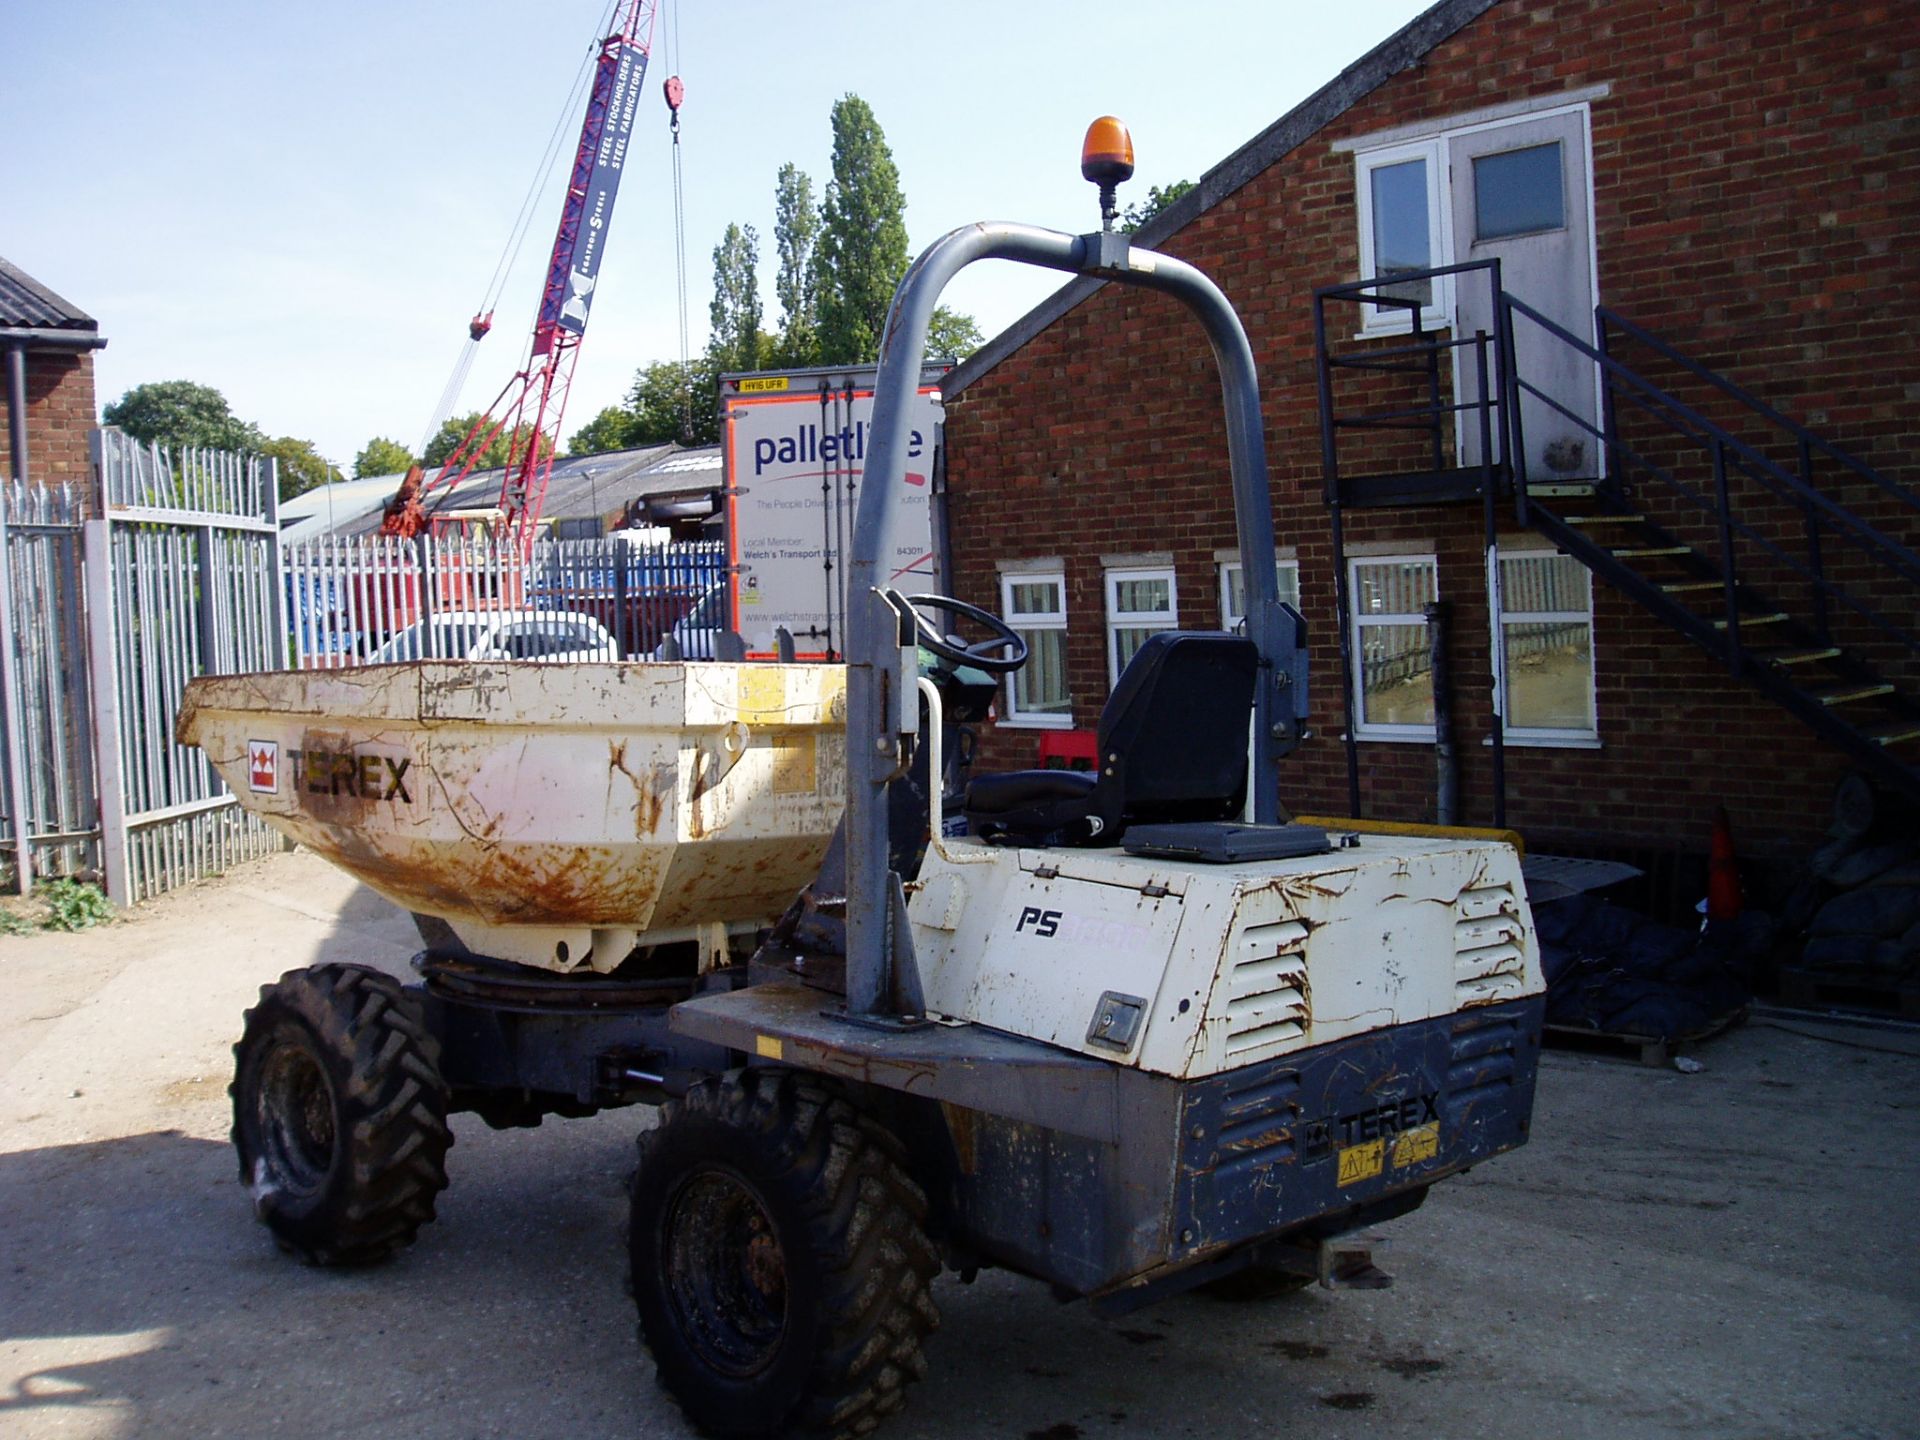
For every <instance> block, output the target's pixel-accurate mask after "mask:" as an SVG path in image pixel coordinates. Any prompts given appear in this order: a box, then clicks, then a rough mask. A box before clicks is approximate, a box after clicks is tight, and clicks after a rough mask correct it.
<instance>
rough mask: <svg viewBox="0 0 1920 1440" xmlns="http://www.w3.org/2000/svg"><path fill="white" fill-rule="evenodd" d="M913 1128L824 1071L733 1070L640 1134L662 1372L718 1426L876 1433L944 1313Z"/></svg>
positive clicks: (733, 1434) (650, 1338)
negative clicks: (896, 1129)
mask: <svg viewBox="0 0 1920 1440" xmlns="http://www.w3.org/2000/svg"><path fill="white" fill-rule="evenodd" d="M902 1159H903V1151H902V1149H901V1146H900V1143H899V1141H898V1140H897V1139H895V1138H894V1136H893V1135H892V1134H891V1133H889V1132H888V1131H887V1130H886V1129H885V1128H883V1127H882V1126H881V1125H879V1124H878V1123H877V1122H876V1121H874V1120H872V1119H871V1118H869V1117H866V1116H863V1115H861V1114H860V1113H859V1112H858V1111H857V1110H855V1109H854V1107H853V1106H852V1105H851V1104H849V1103H848V1102H847V1101H846V1100H844V1099H841V1098H838V1097H836V1096H834V1095H833V1094H832V1092H830V1091H828V1090H827V1089H826V1088H825V1087H824V1086H822V1085H820V1084H819V1083H817V1082H815V1081H813V1080H811V1079H808V1078H806V1077H804V1076H801V1075H798V1074H795V1073H793V1072H790V1071H775V1070H747V1071H736V1072H733V1073H732V1074H730V1075H727V1076H725V1077H723V1078H721V1079H718V1080H710V1081H707V1082H706V1083H704V1084H702V1085H699V1086H697V1087H696V1088H694V1089H693V1090H691V1091H690V1092H688V1094H687V1095H686V1097H685V1098H684V1099H681V1100H678V1101H675V1102H673V1103H672V1104H669V1105H668V1106H667V1107H666V1108H665V1110H664V1111H663V1112H662V1115H661V1119H660V1124H659V1126H658V1127H657V1128H656V1129H654V1130H651V1131H649V1132H648V1133H646V1134H644V1135H642V1136H641V1137H640V1168H639V1172H638V1173H637V1174H636V1175H635V1177H634V1182H633V1211H632V1226H631V1229H630V1231H629V1235H628V1244H629V1252H630V1264H631V1270H632V1278H633V1293H634V1300H635V1303H636V1304H637V1306H638V1308H639V1312H640V1333H641V1337H642V1339H643V1340H644V1341H645V1342H646V1344H647V1346H648V1348H649V1349H650V1350H651V1351H652V1352H653V1358H654V1362H655V1364H656V1366H657V1367H658V1375H659V1380H660V1384H661V1385H662V1386H663V1387H664V1388H665V1389H666V1390H667V1391H668V1393H670V1394H671V1395H672V1396H673V1397H674V1399H675V1400H677V1401H678V1402H679V1404H680V1407H681V1409H683V1410H684V1411H685V1412H686V1414H687V1416H688V1418H689V1419H690V1420H692V1421H693V1423H694V1424H695V1425H697V1426H698V1427H699V1428H700V1429H701V1430H703V1431H705V1432H706V1433H707V1434H709V1435H715V1436H724V1437H729V1440H745V1437H753V1436H766V1435H776V1434H782V1433H787V1434H801V1435H808V1436H815V1437H842V1436H855V1435H865V1434H867V1433H868V1432H870V1431H871V1430H872V1429H873V1428H874V1426H875V1425H877V1424H878V1423H879V1421H880V1420H881V1418H882V1417H883V1416H886V1415H889V1414H891V1413H893V1412H894V1411H895V1410H898V1409H899V1408H900V1406H901V1404H902V1402H903V1401H904V1400H905V1397H906V1389H907V1386H909V1385H911V1384H912V1383H913V1382H914V1381H916V1380H918V1379H920V1378H921V1377H922V1376H923V1375H924V1374H925V1373H926V1360H925V1358H924V1356H923V1355H922V1354H921V1348H920V1347H921V1342H922V1341H923V1340H924V1339H925V1338H926V1336H927V1335H928V1334H929V1333H930V1332H931V1331H932V1330H933V1329H934V1328H935V1327H936V1326H937V1325H938V1324H939V1323H940V1316H939V1312H938V1311H937V1310H936V1309H935V1308H934V1304H933V1298H932V1296H931V1295H930V1294H929V1291H928V1285H929V1282H930V1281H931V1280H932V1278H933V1276H934V1275H935V1274H936V1273H937V1272H938V1270H939V1268H940V1262H939V1257H938V1255H937V1254H936V1252H935V1251H934V1248H933V1246H932V1244H931V1243H930V1242H929V1241H928V1239H927V1237H926V1234H925V1232H924V1231H923V1229H922V1223H923V1221H924V1220H925V1217H926V1208H927V1206H926V1198H925V1196H924V1195H923V1194H922V1193H921V1191H920V1189H919V1187H918V1186H916V1185H915V1184H914V1183H913V1181H912V1180H911V1179H909V1178H908V1176H907V1173H906V1171H905V1170H904V1169H903V1168H902V1164H901V1162H902Z"/></svg>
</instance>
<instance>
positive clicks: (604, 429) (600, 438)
mask: <svg viewBox="0 0 1920 1440" xmlns="http://www.w3.org/2000/svg"><path fill="white" fill-rule="evenodd" d="M637 419H638V417H637V416H635V414H634V413H633V412H632V411H631V410H628V409H626V408H625V407H623V406H620V405H609V406H607V408H606V409H604V410H602V411H601V412H600V413H599V414H598V415H596V416H594V417H593V419H591V420H589V421H588V422H587V423H586V424H585V425H583V426H582V427H581V428H580V429H578V430H576V431H575V432H574V436H573V438H572V439H571V440H569V441H568V442H567V454H569V455H604V454H605V453H606V452H607V451H609V450H631V449H632V448H633V447H634V444H635V441H634V440H633V438H632V437H633V427H634V424H635V422H636V420H637Z"/></svg>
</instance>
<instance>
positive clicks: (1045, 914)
mask: <svg viewBox="0 0 1920 1440" xmlns="http://www.w3.org/2000/svg"><path fill="white" fill-rule="evenodd" d="M1029 924H1031V925H1032V926H1033V933H1034V934H1036V935H1038V936H1039V937H1040V938H1041V939H1042V940H1051V939H1053V937H1054V936H1055V935H1057V934H1059V933H1060V912H1059V911H1058V910H1042V909H1041V908H1040V907H1039V906H1037V905H1028V906H1027V907H1025V908H1024V909H1023V910H1021V912H1020V919H1019V921H1018V922H1017V923H1016V924H1015V925H1014V927H1013V933H1014V934H1016V935H1018V934H1019V933H1020V932H1021V931H1022V930H1024V929H1026V928H1027V926H1028V925H1029Z"/></svg>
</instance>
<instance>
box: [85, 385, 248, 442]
mask: <svg viewBox="0 0 1920 1440" xmlns="http://www.w3.org/2000/svg"><path fill="white" fill-rule="evenodd" d="M101 419H102V420H104V421H105V422H106V423H107V424H109V425H118V426H119V427H120V428H121V429H122V430H124V431H126V432H127V434H129V435H131V436H133V438H134V439H136V440H139V441H141V442H142V443H144V444H160V445H165V446H168V447H169V448H171V449H175V450H178V449H181V448H182V447H184V446H188V445H193V446H200V447H203V448H205V449H209V450H252V451H258V450H259V449H260V446H261V443H262V439H263V437H262V436H261V434H260V432H259V430H257V429H256V428H254V427H253V426H252V425H249V424H248V423H247V422H246V421H244V420H241V419H238V418H237V417H236V416H235V415H234V413H233V412H232V411H231V410H229V409H228V408H227V397H226V396H224V395H222V394H221V393H220V392H219V391H218V390H215V389H214V388H213V387H212V386H210V385H196V384H195V383H194V382H193V381H191V380H154V381H150V382H149V383H147V384H145V385H136V386H134V387H133V389H131V390H129V391H127V393H126V394H124V395H122V396H121V397H120V398H119V399H118V400H116V401H114V402H113V404H111V405H109V406H107V408H106V410H105V411H104V412H102V415H101Z"/></svg>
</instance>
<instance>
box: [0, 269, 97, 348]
mask: <svg viewBox="0 0 1920 1440" xmlns="http://www.w3.org/2000/svg"><path fill="white" fill-rule="evenodd" d="M0 328H5V329H10V330H98V329H99V328H100V326H99V323H98V322H97V321H96V320H95V319H94V318H93V317H92V316H91V315H89V314H87V312H86V311H84V310H82V309H81V308H80V307H79V306H78V305H75V304H74V303H73V302H72V301H71V300H67V299H63V298H62V297H61V296H59V295H56V294H54V292H53V291H51V290H49V289H48V288H47V287H46V286H44V285H42V284H41V283H40V282H39V281H38V280H36V279H34V278H33V277H32V276H31V275H29V274H27V272H26V271H24V270H22V269H21V268H20V267H19V266H18V265H15V264H13V263H12V262H11V261H9V260H7V259H6V258H5V257H4V256H0Z"/></svg>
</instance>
